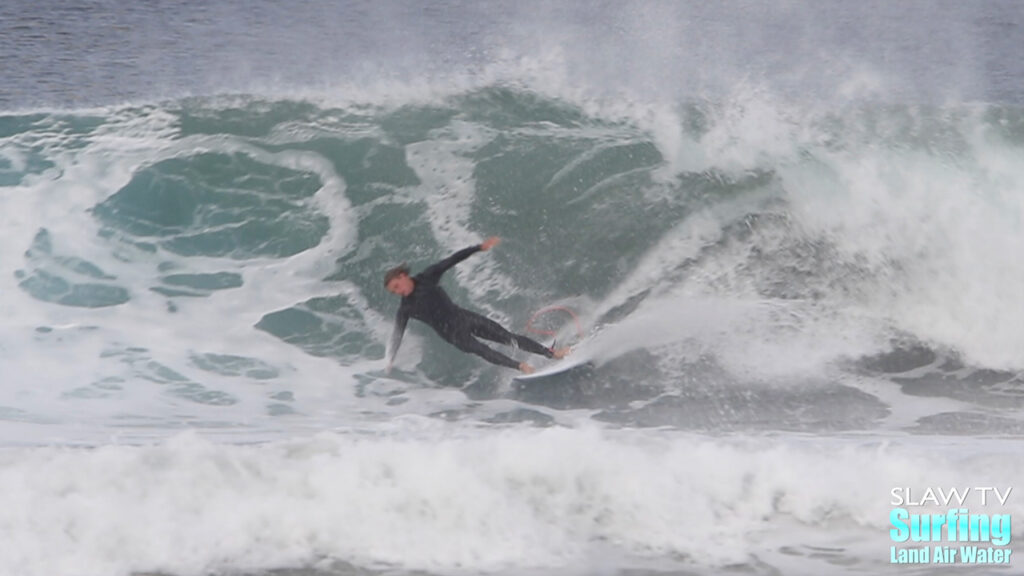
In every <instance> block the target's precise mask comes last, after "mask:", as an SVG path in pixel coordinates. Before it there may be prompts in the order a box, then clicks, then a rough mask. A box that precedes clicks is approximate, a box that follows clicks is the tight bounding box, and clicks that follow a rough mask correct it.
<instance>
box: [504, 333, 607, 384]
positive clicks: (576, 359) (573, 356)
mask: <svg viewBox="0 0 1024 576" xmlns="http://www.w3.org/2000/svg"><path fill="white" fill-rule="evenodd" d="M591 339H592V336H588V337H587V338H586V339H584V340H583V341H582V342H580V343H579V344H576V345H575V346H573V347H572V351H571V352H569V355H568V356H566V357H565V358H562V359H561V360H551V361H550V362H551V363H550V364H548V365H546V366H544V367H543V368H540V369H538V370H537V371H535V372H533V373H532V374H517V375H515V376H514V377H513V378H514V379H515V380H536V379H537V378H544V377H545V376H551V375H554V374H561V373H562V372H568V371H569V370H572V369H573V368H576V367H577V366H583V365H584V364H589V363H590V362H591V361H592V360H593V359H594V358H593V356H594V353H593V349H592V347H590V346H588V345H589V344H590V343H591Z"/></svg>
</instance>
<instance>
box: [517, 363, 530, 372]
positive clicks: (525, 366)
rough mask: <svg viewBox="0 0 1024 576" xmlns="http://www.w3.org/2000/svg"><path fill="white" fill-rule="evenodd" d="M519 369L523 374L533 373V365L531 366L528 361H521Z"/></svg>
mask: <svg viewBox="0 0 1024 576" xmlns="http://www.w3.org/2000/svg"><path fill="white" fill-rule="evenodd" d="M519 371H520V372H522V373H523V374H533V366H530V365H529V364H527V363H526V362H520V363H519Z"/></svg>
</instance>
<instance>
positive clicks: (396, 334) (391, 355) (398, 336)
mask: <svg viewBox="0 0 1024 576" xmlns="http://www.w3.org/2000/svg"><path fill="white" fill-rule="evenodd" d="M408 322H409V313H408V312H407V311H406V309H405V307H404V306H399V307H398V314H396V315H395V328H394V330H393V331H392V332H391V341H390V342H388V354H387V356H388V366H389V367H390V366H391V363H392V362H394V361H395V355H396V354H398V347H399V346H401V345H402V336H403V335H404V334H405V325H406V324H407V323H408Z"/></svg>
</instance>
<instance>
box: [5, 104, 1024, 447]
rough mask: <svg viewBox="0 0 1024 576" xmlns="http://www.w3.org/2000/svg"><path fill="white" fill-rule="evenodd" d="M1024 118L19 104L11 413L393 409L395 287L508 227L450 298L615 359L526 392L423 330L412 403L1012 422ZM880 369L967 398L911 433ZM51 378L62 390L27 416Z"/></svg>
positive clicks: (886, 422)
mask: <svg viewBox="0 0 1024 576" xmlns="http://www.w3.org/2000/svg"><path fill="white" fill-rule="evenodd" d="M1022 118H1024V117H1022V115H1021V113H1020V110H1019V109H1016V108H1011V107H999V106H966V105H960V106H956V107H946V108H931V107H924V106H920V107H909V106H898V107H897V106H887V105H873V106H860V107H853V108H850V109H846V110H842V111H823V112H820V113H819V112H810V113H808V112H806V111H805V110H800V111H796V110H792V109H786V108H784V107H781V106H774V105H772V103H771V102H765V101H764V100H762V99H759V97H758V95H757V94H753V95H744V96H743V97H739V98H737V99H736V100H733V101H730V102H725V103H721V104H715V105H712V104H706V103H701V104H697V103H695V104H691V105H689V106H687V107H685V108H683V109H682V110H681V111H680V117H679V123H678V125H677V126H676V135H675V136H674V137H672V138H666V137H659V136H658V135H656V134H652V130H649V129H646V128H645V127H644V126H643V125H642V124H641V123H638V122H634V121H628V120H627V119H624V118H621V117H620V118H616V119H612V118H609V117H607V116H602V115H599V114H595V113H589V112H587V111H586V110H584V109H582V108H581V107H580V106H577V105H573V104H571V103H568V102H566V101H564V100H559V99H553V98H548V97H543V96H540V95H538V94H537V93H535V92H532V91H523V90H515V89H511V88H507V87H499V86H493V87H487V88H482V89H479V90H473V91H469V92H465V93H460V94H456V95H453V96H450V97H446V98H443V99H441V100H440V101H437V102H434V103H431V104H429V105H423V104H407V105H403V106H400V107H397V108H376V107H359V106H350V107H344V108H341V107H328V106H324V105H318V104H313V103H310V102H305V101H295V100H273V101H270V100H263V99H258V98H253V97H236V98H224V99H212V100H211V99H189V100H182V101H176V102H171V103H167V104H163V105H160V106H149V107H142V108H139V107H124V108H115V109H109V110H104V111H100V112H95V113H93V114H91V115H88V116H86V115H83V114H74V113H39V114H32V115H13V116H8V117H7V118H6V119H5V124H6V125H7V126H8V128H7V129H6V133H7V135H6V142H7V145H6V146H5V155H4V156H5V158H6V165H5V169H4V172H3V178H4V180H5V190H6V193H5V194H4V196H3V198H4V200H3V201H4V204H5V205H4V212H5V213H6V214H9V215H11V217H10V218H11V222H10V225H9V226H8V227H7V231H6V234H7V236H8V241H7V242H5V243H4V246H5V250H6V251H7V254H6V257H5V258H4V266H5V268H6V269H5V270H4V274H3V277H4V282H5V283H6V287H5V289H4V291H3V294H4V297H3V304H4V306H5V309H6V310H7V311H8V314H9V316H10V318H11V319H12V321H11V322H9V323H8V325H7V327H6V329H5V334H6V336H5V346H4V350H5V353H6V355H7V364H8V366H9V370H10V372H9V373H11V374H16V375H17V376H16V377H15V378H14V381H15V382H18V383H20V384H18V385H16V386H14V387H11V388H9V394H10V395H11V396H10V398H9V400H8V401H7V404H8V410H9V411H10V412H11V414H12V415H19V416H18V417H19V418H23V419H26V420H37V419H47V418H50V417H51V416H52V414H51V411H52V410H53V409H54V408H55V407H58V408H61V409H67V410H68V411H72V412H77V409H75V408H73V406H77V405H78V404H82V403H84V404H87V405H90V406H95V407H96V412H97V413H96V416H97V418H98V420H97V421H98V422H100V423H107V424H109V423H110V422H111V419H112V418H118V419H120V420H119V421H120V422H122V423H125V422H131V423H132V424H133V425H140V424H141V423H142V422H152V419H153V418H154V417H156V416H157V415H159V411H158V412H157V413H154V412H153V411H152V410H151V408H153V407H154V406H159V405H160V404H161V403H162V401H163V400H166V399H167V398H173V399H176V401H182V402H184V403H185V405H186V406H192V407H194V408H195V409H197V410H200V411H201V410H204V409H206V408H209V409H211V410H212V411H215V412H217V413H222V407H225V406H236V405H247V406H246V409H251V410H252V411H254V412H255V413H262V414H263V415H275V414H291V413H293V412H295V411H296V410H298V411H299V412H302V411H303V409H301V408H298V409H297V408H296V404H297V403H298V404H301V402H300V399H297V398H295V396H296V390H295V389H294V388H295V385H294V383H295V382H309V381H316V382H323V386H329V387H332V388H333V387H334V386H336V385H337V384H339V383H343V382H354V383H357V384H358V387H359V390H360V393H361V395H371V396H372V395H374V394H377V393H380V394H384V395H386V396H388V397H389V402H390V403H391V404H392V405H394V404H395V403H396V402H398V401H399V400H398V399H397V398H395V397H392V396H395V395H399V392H400V390H402V389H403V388H401V387H400V388H398V389H395V388H393V387H394V386H395V385H396V383H395V381H393V380H391V379H382V378H381V376H382V375H381V374H380V368H381V359H382V358H383V355H384V352H385V350H384V342H385V341H386V340H387V336H388V334H389V332H390V321H391V317H392V316H393V314H394V310H395V309H396V306H397V302H396V299H395V298H394V297H393V296H391V295H390V294H388V293H386V291H384V290H383V286H382V281H381V280H382V275H383V272H384V271H385V270H386V269H387V268H388V267H390V266H392V265H394V264H396V263H398V262H401V261H408V262H410V264H411V265H412V266H413V267H414V269H420V268H422V267H424V266H426V265H428V264H430V263H431V262H433V261H436V260H438V259H440V258H442V257H444V256H446V255H447V254H449V253H451V252H453V251H455V250H457V249H459V248H461V247H464V246H467V245H470V244H474V243H476V242H479V240H480V239H481V238H483V237H486V236H488V235H498V236H501V237H502V238H503V239H504V243H503V244H502V245H501V246H500V247H499V248H498V249H496V250H495V251H494V252H492V253H488V254H486V255H478V256H474V257H473V258H472V259H470V260H469V261H467V262H466V263H464V264H462V265H460V267H459V268H458V269H457V270H456V272H454V273H453V274H450V279H449V280H446V282H447V284H446V285H447V286H448V289H449V291H450V292H451V293H452V294H453V296H454V297H455V298H456V299H457V300H458V301H460V302H462V303H463V304H464V305H466V306H469V307H472V308H475V309H479V310H482V311H484V312H485V313H487V314H489V315H491V316H493V317H495V318H497V319H499V320H501V321H502V322H503V323H505V324H506V325H509V326H511V327H512V328H514V329H517V330H519V331H522V330H523V329H524V328H525V324H526V322H527V320H529V318H530V317H531V315H532V314H533V312H534V311H536V310H537V309H539V308H541V307H543V306H546V305H551V304H556V305H564V306H567V307H570V308H571V309H573V310H575V311H576V313H577V315H578V316H579V317H580V319H581V322H582V324H583V325H585V326H586V327H587V329H588V330H591V331H594V332H595V333H596V336H594V337H593V344H592V345H591V344H588V346H589V347H590V349H589V350H588V353H590V354H593V355H594V356H595V357H594V362H593V363H592V364H591V365H590V366H589V367H587V368H586V369H583V370H576V371H572V372H570V373H568V374H565V375H563V376H561V377H558V378H554V379H552V380H551V381H550V382H545V383H544V384H542V385H529V386H519V387H510V386H509V381H508V375H507V373H505V372H504V371H502V370H500V369H496V368H492V367H490V366H487V365H482V363H481V362H480V361H479V360H478V359H477V358H474V357H467V356H465V355H463V354H461V353H459V352H458V351H456V350H454V349H453V348H451V347H450V346H449V345H447V344H446V343H444V342H442V341H440V340H439V339H437V338H436V337H434V336H433V334H430V333H429V330H420V329H419V327H416V325H415V323H414V328H413V329H412V330H411V335H410V339H409V341H408V342H407V345H406V347H405V348H404V349H403V350H402V353H401V355H400V356H399V370H400V372H401V373H402V377H401V378H402V379H404V380H405V381H406V383H405V384H406V385H411V386H413V387H420V386H431V387H435V386H442V387H460V388H463V389H466V390H467V391H468V392H469V394H470V395H471V396H473V397H478V398H493V397H496V396H506V395H509V394H510V395H511V397H513V398H516V399H519V400H524V401H526V402H528V403H531V404H540V405H546V406H550V407H555V408H563V409H564V408H585V409H591V410H596V411H597V413H596V414H595V417H596V418H599V419H604V420H609V421H614V422H623V423H629V424H635V425H641V426H648V425H662V424H668V425H672V426H680V427H684V428H696V429H701V430H703V429H710V430H720V429H722V428H723V427H724V428H735V427H739V428H749V427H755V428H769V429H780V428H781V429H799V430H805V429H809V430H862V429H874V428H878V427H883V428H886V427H896V428H899V429H904V428H907V427H908V425H909V426H910V429H915V430H918V429H925V430H937V431H941V430H944V429H945V430H946V431H951V430H953V429H956V428H957V427H958V426H961V425H967V426H969V427H970V428H971V429H972V430H974V429H978V428H980V429H982V430H985V431H988V432H999V431H1001V430H1007V429H1009V430H1017V431H1019V427H1018V425H1017V424H1015V423H1013V422H1011V421H1006V420H1005V419H1003V418H1001V417H1000V414H1001V412H1000V411H998V410H996V411H991V410H988V408H992V407H999V408H1000V409H1002V408H1005V407H1006V406H1007V403H1010V404H1013V405H1019V404H1017V402H1018V399H1019V393H1018V392H1019V381H1018V379H1017V376H1016V371H1017V370H1019V369H1020V368H1021V366H1022V364H1021V363H1022V361H1021V359H1020V356H1019V353H1018V351H1019V350H1020V349H1021V346H1022V345H1024V330H1022V329H1021V326H1024V308H1021V307H1020V306H1018V305H1017V304H1016V300H1017V295H1018V294H1020V293H1021V292H1022V291H1024V265H1022V264H1021V263H1020V261H1019V259H1018V258H1017V257H1016V254H1015V251H1014V250H1013V247H1015V246H1017V245H1020V243H1021V242H1024V231H1022V228H1021V226H1020V216H1021V214H1024V200H1022V197H1021V196H1020V194H1019V191H1020V190H1021V189H1022V187H1024V170H1022V169H1021V168H1020V166H1019V164H1018V163H1016V162H1014V161H1013V159H1014V158H1018V157H1019V155H1020V150H1021V142H1022V138H1024V120H1022ZM659 122H660V121H659ZM659 129H660V130H662V131H665V130H667V128H666V127H665V126H664V125H663V124H659ZM666 140H667V142H666ZM558 316H559V315H558V314H557V313H556V314H548V315H546V316H543V317H541V318H540V319H539V320H540V321H541V322H547V323H549V324H550V326H547V327H548V328H559V327H560V326H562V325H563V324H564V323H565V321H566V320H567V317H562V318H559V317H558ZM570 336H572V335H570ZM66 354H73V355H74V357H75V362H74V364H73V365H67V364H64V363H60V365H57V366H52V367H51V368H49V369H47V370H43V371H39V368H38V367H39V366H42V365H46V364H48V362H47V361H46V359H48V358H53V357H62V356H63V355H66ZM876 380H878V381H884V382H888V383H890V385H891V387H893V388H894V389H897V390H898V391H901V392H902V393H903V394H905V395H911V396H915V397H932V398H938V399H947V400H956V401H960V402H965V403H966V405H967V407H966V408H965V410H969V412H970V414H971V416H970V417H969V422H968V423H966V424H965V423H964V422H962V421H961V420H960V418H961V417H965V418H966V416H964V414H966V413H967V412H963V411H961V412H958V414H959V416H956V417H953V416H950V415H949V414H947V413H946V412H945V410H943V411H942V412H940V413H936V414H929V415H927V417H926V418H925V419H922V418H917V419H916V420H914V421H913V422H912V423H911V422H906V421H905V420H904V419H902V418H901V417H900V416H899V414H898V407H897V406H893V405H892V404H893V402H892V401H891V399H889V398H881V397H879V395H878V393H876V392H874V391H873V387H874V386H876V383H875V381H876ZM866 382H872V383H871V384H866ZM126 383H132V384H133V385H132V386H130V388H131V390H130V391H129V390H128V389H127V388H129V387H128V386H126ZM140 383H141V384H140ZM253 383H258V384H259V386H260V387H261V388H262V394H254V393H253V391H254V389H253V388H252V384H253ZM40 388H44V389H47V390H49V391H50V393H51V394H53V395H54V398H55V399H57V400H56V401H55V402H54V403H52V404H49V403H48V404H45V405H42V406H39V407H36V408H35V409H33V407H32V406H30V405H26V404H25V403H24V402H20V401H16V400H15V399H16V398H17V396H19V395H22V394H24V393H25V392H26V391H27V390H30V389H31V390H39V389H40ZM324 389H325V390H326V389H327V388H324ZM383 390H386V392H384V391H383ZM129 399H130V400H131V401H130V402H129V403H128V404H127V405H128V406H130V407H132V408H133V410H130V411H128V412H126V411H125V401H127V400H129ZM922 401H923V400H922ZM136 402H138V404H136ZM709 409H710V410H709ZM192 416H194V417H197V418H198V417H199V416H197V415H192ZM167 417H169V418H172V419H176V418H179V417H180V414H174V415H168V416H167ZM272 420H273V419H271V421H272ZM161 425H168V424H167V422H164V423H163V424H161Z"/></svg>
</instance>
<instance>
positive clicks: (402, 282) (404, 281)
mask: <svg viewBox="0 0 1024 576" xmlns="http://www.w3.org/2000/svg"><path fill="white" fill-rule="evenodd" d="M412 287H413V283H412V278H409V275H408V274H399V275H398V276H395V277H394V278H392V279H391V280H389V281H388V286H387V288H388V292H391V293H392V294H398V295H399V296H408V295H409V294H412Z"/></svg>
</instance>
